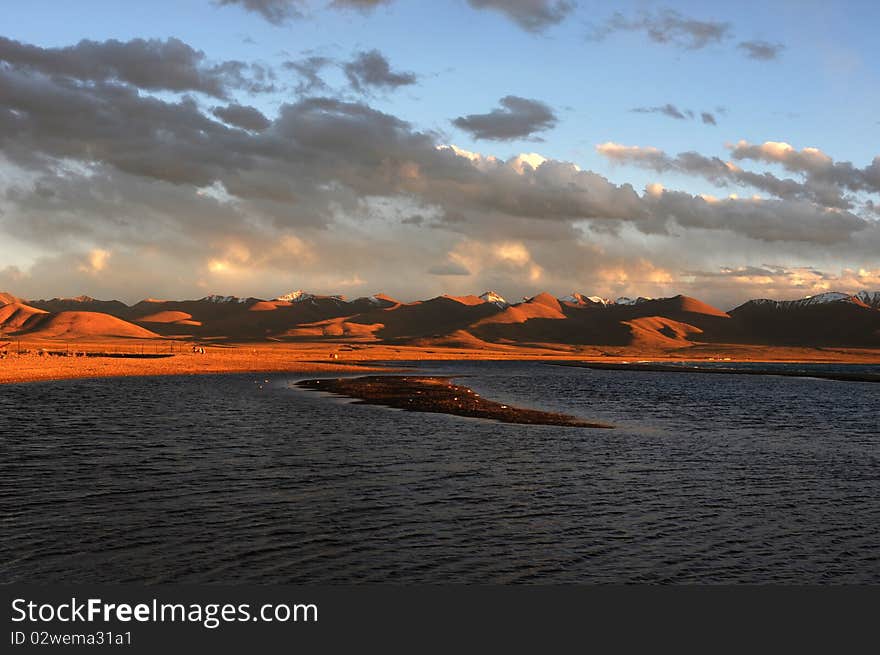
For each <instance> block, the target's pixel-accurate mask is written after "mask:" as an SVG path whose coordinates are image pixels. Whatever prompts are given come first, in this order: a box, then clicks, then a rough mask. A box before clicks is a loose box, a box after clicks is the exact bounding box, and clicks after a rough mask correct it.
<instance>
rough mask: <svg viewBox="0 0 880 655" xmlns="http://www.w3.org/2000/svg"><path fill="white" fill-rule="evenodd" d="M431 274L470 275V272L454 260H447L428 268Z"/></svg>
mask: <svg viewBox="0 0 880 655" xmlns="http://www.w3.org/2000/svg"><path fill="white" fill-rule="evenodd" d="M428 273H430V274H431V275H470V274H471V272H470V271H469V270H468V269H467V268H465V267H464V266H462V265H461V264H459V263H456V262H447V263H445V264H440V265H438V266H432V267H431V268H429V269H428Z"/></svg>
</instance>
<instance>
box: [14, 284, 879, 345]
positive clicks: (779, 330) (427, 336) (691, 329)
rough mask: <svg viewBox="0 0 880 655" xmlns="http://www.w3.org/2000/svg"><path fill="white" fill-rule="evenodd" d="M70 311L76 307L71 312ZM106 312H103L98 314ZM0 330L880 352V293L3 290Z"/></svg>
mask: <svg viewBox="0 0 880 655" xmlns="http://www.w3.org/2000/svg"><path fill="white" fill-rule="evenodd" d="M71 308H74V309H71ZM97 308H101V309H103V310H105V311H97ZM0 330H2V331H3V332H4V333H5V334H6V335H7V336H8V335H11V334H16V335H24V334H29V335H32V336H35V337H40V338H52V339H76V338H89V337H105V336H108V337H109V336H113V337H128V338H157V337H159V336H171V337H181V338H190V339H195V340H199V339H220V340H228V341H262V340H273V341H330V342H344V341H352V342H375V343H388V344H409V345H417V346H437V347H447V346H455V347H467V348H488V347H493V348H512V347H516V346H524V345H528V346H543V347H547V346H552V345H554V344H555V345H557V346H568V347H573V346H618V347H633V348H638V349H642V350H648V351H650V350H669V349H675V348H683V347H687V346H691V345H694V344H753V345H769V346H804V347H829V346H840V347H858V348H874V347H880V292H867V291H864V292H860V293H857V294H844V293H834V292H829V293H823V294H820V295H818V296H811V297H808V298H802V299H797V300H769V299H756V300H750V301H748V302H746V303H744V304H742V305H740V306H739V307H736V308H735V309H732V310H730V311H729V312H724V311H722V310H720V309H718V308H716V307H713V306H711V305H708V304H706V303H704V302H702V301H700V300H698V299H697V298H692V297H689V296H683V295H678V296H673V297H669V298H657V299H654V298H645V297H639V298H636V299H630V298H618V299H617V300H610V299H606V298H602V297H599V296H587V295H585V294H580V293H572V294H570V295H568V296H564V297H562V298H556V297H554V296H552V295H550V294H549V293H541V294H538V295H536V296H534V297H532V298H528V299H524V300H523V301H522V302H518V303H510V302H508V301H506V300H505V299H504V298H502V297H501V296H500V295H498V294H496V293H493V292H486V293H484V294H482V295H480V296H477V295H468V296H448V295H443V296H437V297H435V298H431V299H428V300H422V301H416V302H410V303H401V302H398V301H397V300H395V299H393V298H390V297H388V296H384V295H381V294H378V295H374V296H367V297H362V298H356V299H354V300H347V299H345V298H344V297H343V296H321V295H315V294H311V293H306V292H304V291H294V292H291V293H288V294H285V295H283V296H278V297H275V298H273V299H271V300H266V299H260V298H238V297H235V296H218V295H213V296H205V297H204V298H200V299H197V300H155V299H147V300H142V301H140V302H138V303H136V304H135V305H132V306H130V307H129V306H127V305H125V304H124V303H122V302H119V301H116V300H109V301H101V300H95V299H94V298H90V297H88V296H79V297H76V298H53V299H52V300H40V301H33V302H23V301H21V300H19V299H18V298H16V297H15V296H13V295H12V294H9V293H4V294H0Z"/></svg>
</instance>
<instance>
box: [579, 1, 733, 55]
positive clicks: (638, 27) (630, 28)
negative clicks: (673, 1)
mask: <svg viewBox="0 0 880 655" xmlns="http://www.w3.org/2000/svg"><path fill="white" fill-rule="evenodd" d="M614 32H643V33H644V34H645V35H646V36H647V37H648V38H649V39H650V40H651V41H654V42H655V43H662V44H669V45H674V46H676V47H679V48H683V49H685V50H699V49H701V48H705V47H706V46H708V45H712V44H715V43H721V42H722V41H723V40H724V39H726V38H727V37H728V36H729V35H730V24H729V23H723V22H717V21H705V20H697V19H695V18H689V17H687V16H683V15H682V14H680V13H679V12H677V11H675V10H673V9H660V10H658V11H656V12H650V11H641V12H639V13H638V14H637V15H636V16H635V17H633V18H627V17H626V16H624V15H623V14H622V13H620V12H615V13H614V14H613V15H612V16H611V18H609V19H608V21H606V22H605V24H604V25H600V26H598V27H597V28H595V29H594V30H593V33H592V34H591V38H592V39H594V40H601V39H604V38H606V37H607V36H609V35H610V34H613V33H614Z"/></svg>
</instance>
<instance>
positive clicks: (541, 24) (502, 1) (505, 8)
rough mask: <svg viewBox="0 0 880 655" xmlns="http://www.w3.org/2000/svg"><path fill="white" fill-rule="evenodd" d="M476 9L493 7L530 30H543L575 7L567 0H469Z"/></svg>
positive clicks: (558, 21)
mask: <svg viewBox="0 0 880 655" xmlns="http://www.w3.org/2000/svg"><path fill="white" fill-rule="evenodd" d="M468 4H470V6H471V7H473V8H474V9H491V10H494V11H498V12H501V13H503V14H504V15H506V16H507V17H508V18H509V19H510V20H512V21H514V22H515V23H516V24H517V25H519V26H520V27H521V28H523V29H524V30H526V31H529V32H541V31H543V30H545V29H547V28H548V27H550V26H551V25H556V24H558V23H561V22H562V21H563V20H565V19H566V18H567V17H568V15H569V14H570V13H571V12H572V10H573V9H574V8H575V4H574V2H568V1H567V0H468Z"/></svg>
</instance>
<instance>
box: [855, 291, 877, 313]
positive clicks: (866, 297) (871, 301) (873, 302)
mask: <svg viewBox="0 0 880 655" xmlns="http://www.w3.org/2000/svg"><path fill="white" fill-rule="evenodd" d="M855 297H856V298H857V299H858V300H860V301H862V302H863V303H865V304H866V305H867V306H868V307H873V308H874V309H880V291H859V292H858V293H857V294H856V295H855Z"/></svg>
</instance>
